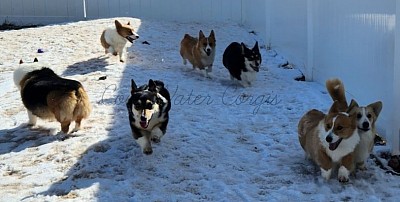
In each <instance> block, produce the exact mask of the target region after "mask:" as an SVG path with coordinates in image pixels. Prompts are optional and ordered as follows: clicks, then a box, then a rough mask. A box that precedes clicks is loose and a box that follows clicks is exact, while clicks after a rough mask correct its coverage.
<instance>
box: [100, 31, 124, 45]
mask: <svg viewBox="0 0 400 202" xmlns="http://www.w3.org/2000/svg"><path fill="white" fill-rule="evenodd" d="M104 38H105V40H106V42H107V43H108V44H110V45H112V46H115V47H119V48H122V47H125V45H126V43H127V40H126V39H125V38H124V37H122V36H121V35H119V34H118V32H117V30H116V29H115V28H108V29H107V30H106V32H105V35H104Z"/></svg>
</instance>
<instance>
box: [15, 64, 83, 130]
mask: <svg viewBox="0 0 400 202" xmlns="http://www.w3.org/2000/svg"><path fill="white" fill-rule="evenodd" d="M36 61H37V60H36ZM14 83H15V85H16V86H17V87H18V89H19V90H20V93H21V98H22V102H23V104H24V106H25V107H26V109H27V111H28V117H29V122H28V125H32V126H34V125H36V122H37V118H38V117H39V118H41V119H48V120H54V119H55V120H57V121H58V122H59V123H60V124H61V130H62V132H64V133H65V134H67V133H68V132H69V126H70V124H71V122H73V121H75V128H74V129H73V131H71V132H75V131H77V130H79V129H80V128H81V121H82V120H83V119H85V118H87V117H88V116H89V115H90V112H91V104H90V101H89V97H88V95H87V94H86V91H85V89H84V88H83V86H82V84H81V83H80V82H78V81H75V80H71V79H65V78H61V77H60V76H58V75H57V74H55V73H54V71H53V70H51V69H49V68H47V67H41V66H40V65H38V64H37V63H36V62H35V63H34V64H27V65H25V64H23V63H22V61H21V62H20V67H19V68H17V69H16V70H15V71H14Z"/></svg>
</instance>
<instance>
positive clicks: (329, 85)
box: [326, 78, 348, 111]
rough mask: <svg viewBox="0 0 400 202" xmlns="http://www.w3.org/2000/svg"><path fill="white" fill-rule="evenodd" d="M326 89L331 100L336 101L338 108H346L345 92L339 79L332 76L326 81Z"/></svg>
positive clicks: (342, 109) (341, 109) (344, 109)
mask: <svg viewBox="0 0 400 202" xmlns="http://www.w3.org/2000/svg"><path fill="white" fill-rule="evenodd" d="M326 89H327V90H328V93H329V95H330V96H331V98H332V100H333V101H338V103H339V110H340V111H346V110H347V106H348V105H347V101H346V93H345V90H344V85H343V82H342V81H341V80H340V79H337V78H334V79H329V80H327V81H326Z"/></svg>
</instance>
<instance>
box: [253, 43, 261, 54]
mask: <svg viewBox="0 0 400 202" xmlns="http://www.w3.org/2000/svg"><path fill="white" fill-rule="evenodd" d="M253 51H257V52H259V51H260V50H259V49H258V41H256V44H254V47H253Z"/></svg>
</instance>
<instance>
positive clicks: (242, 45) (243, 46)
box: [240, 42, 247, 55]
mask: <svg viewBox="0 0 400 202" xmlns="http://www.w3.org/2000/svg"><path fill="white" fill-rule="evenodd" d="M240 46H241V47H242V55H244V50H245V49H246V48H247V47H246V45H245V44H244V43H243V42H242V43H240Z"/></svg>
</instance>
